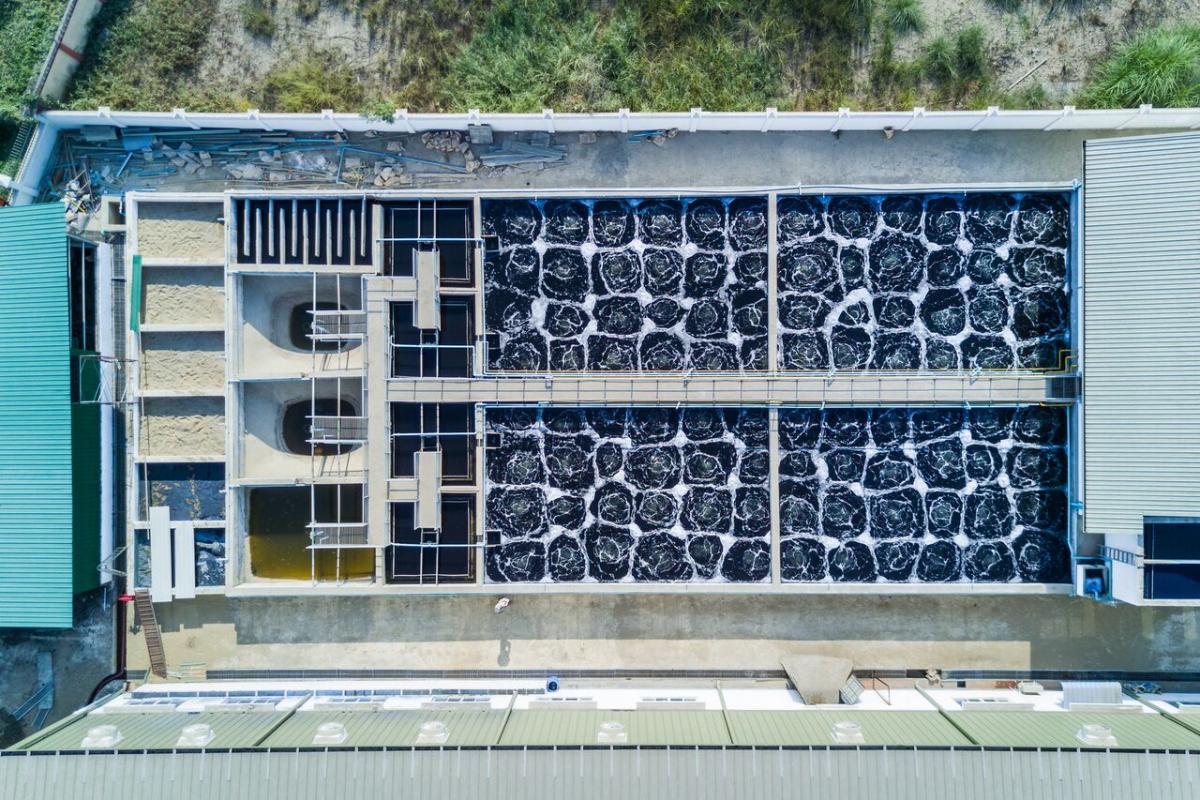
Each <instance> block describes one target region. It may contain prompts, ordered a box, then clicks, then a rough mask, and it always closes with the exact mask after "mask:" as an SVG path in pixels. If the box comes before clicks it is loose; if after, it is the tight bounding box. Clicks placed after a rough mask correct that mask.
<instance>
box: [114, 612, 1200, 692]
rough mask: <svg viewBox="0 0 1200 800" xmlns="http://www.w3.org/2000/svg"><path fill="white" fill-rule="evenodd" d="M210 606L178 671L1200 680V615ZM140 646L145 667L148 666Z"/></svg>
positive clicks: (182, 622) (176, 623)
mask: <svg viewBox="0 0 1200 800" xmlns="http://www.w3.org/2000/svg"><path fill="white" fill-rule="evenodd" d="M495 599H496V598H495V597H493V596H486V595H485V596H476V597H423V598H400V597H372V598H364V597H344V596H343V597H319V598H318V597H305V598H288V599H276V598H270V599H268V598H254V599H245V600H228V599H226V598H223V597H202V598H197V599H196V600H194V601H176V602H174V603H172V604H169V605H160V606H158V607H157V608H158V617H159V622H160V625H161V626H162V628H163V631H164V640H165V643H166V652H167V660H168V662H169V663H170V664H171V665H176V664H179V663H181V662H203V663H205V664H206V666H207V668H208V669H210V670H211V669H240V670H244V669H493V670H494V669H504V668H509V669H546V670H554V669H560V670H566V669H600V670H611V669H693V670H701V669H778V668H779V660H780V658H782V657H786V656H789V655H796V654H806V653H819V654H822V655H836V656H845V657H847V658H850V659H852V660H853V661H854V664H855V667H856V668H858V669H872V668H877V669H885V668H886V669H927V668H940V669H984V668H986V669H996V670H1114V671H1126V672H1158V673H1165V672H1175V673H1180V672H1200V636H1198V621H1200V610H1197V609H1144V608H1135V607H1132V606H1104V605H1100V604H1098V603H1095V602H1093V601H1091V600H1083V599H1077V598H1066V597H1061V596H1059V597H1046V596H1038V597H1032V596H1031V597H963V596H940V597H894V596H893V597H883V596H874V597H866V596H855V597H850V596H843V597H826V596H804V597H773V598H762V597H753V596H749V597H748V596H664V595H653V596H640V597H628V596H625V597H616V596H596V595H591V596H589V595H559V596H553V597H541V596H539V597H529V596H519V597H514V598H513V601H512V604H511V605H510V606H509V608H508V610H507V611H505V612H504V613H503V614H500V615H497V614H495V613H494V612H493V610H492V606H493V604H494V603H495ZM146 663H147V659H146V648H145V643H144V641H143V640H142V638H141V636H140V635H136V636H134V635H131V637H130V639H129V666H130V668H131V669H137V668H145V665H146Z"/></svg>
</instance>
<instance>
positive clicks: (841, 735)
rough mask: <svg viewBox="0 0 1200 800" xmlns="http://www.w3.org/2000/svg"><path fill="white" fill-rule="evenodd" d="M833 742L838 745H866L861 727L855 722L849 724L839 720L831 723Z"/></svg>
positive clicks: (847, 721)
mask: <svg viewBox="0 0 1200 800" xmlns="http://www.w3.org/2000/svg"><path fill="white" fill-rule="evenodd" d="M831 733H832V734H833V741H835V742H837V743H838V744H866V743H867V739H866V737H865V736H863V732H862V725H859V724H858V723H857V722H851V721H850V720H848V719H844V720H840V721H838V722H835V723H833V728H832V729H831Z"/></svg>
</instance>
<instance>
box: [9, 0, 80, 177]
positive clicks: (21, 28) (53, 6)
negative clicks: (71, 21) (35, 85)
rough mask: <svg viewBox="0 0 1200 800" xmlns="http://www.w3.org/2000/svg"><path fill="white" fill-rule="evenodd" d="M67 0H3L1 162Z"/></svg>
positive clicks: (10, 142) (52, 39)
mask: <svg viewBox="0 0 1200 800" xmlns="http://www.w3.org/2000/svg"><path fill="white" fill-rule="evenodd" d="M65 6H66V0H0V162H3V161H4V160H5V159H6V158H8V150H9V147H10V146H11V144H12V138H13V136H14V135H15V134H16V130H17V127H18V125H19V124H20V120H21V118H22V117H23V116H24V108H25V106H26V104H27V102H28V101H29V98H28V97H27V96H26V94H27V92H28V89H29V82H30V81H31V80H32V79H33V77H34V73H35V72H37V71H38V70H39V69H41V66H42V60H43V59H45V57H46V54H47V53H48V52H49V50H50V43H51V42H52V41H54V31H55V30H57V28H58V21H59V18H60V17H61V16H62V12H63V8H64V7H65Z"/></svg>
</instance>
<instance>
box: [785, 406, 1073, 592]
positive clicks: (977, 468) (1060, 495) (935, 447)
mask: <svg viewBox="0 0 1200 800" xmlns="http://www.w3.org/2000/svg"><path fill="white" fill-rule="evenodd" d="M779 436H780V453H781V461H780V481H779V489H780V498H779V503H780V520H781V537H782V543H781V549H780V557H781V565H782V577H783V580H784V581H795V582H802V581H843V582H853V583H865V582H875V581H883V582H886V581H896V582H955V581H963V582H966V581H972V582H1027V583H1059V582H1063V581H1066V580H1068V579H1069V575H1068V567H1069V564H1070V554H1069V551H1068V548H1067V544H1066V524H1067V523H1066V521H1067V495H1066V492H1065V486H1066V483H1067V460H1066V452H1065V449H1064V446H1063V445H1064V443H1065V438H1066V414H1065V411H1064V410H1063V409H1062V408H1057V407H1049V406H1028V407H1021V408H1017V409H1012V408H990V407H989V408H971V409H967V410H963V409H933V408H928V409H904V408H883V409H870V410H867V409H837V410H832V409H826V410H824V411H821V410H819V409H788V410H783V411H781V412H780V419H779Z"/></svg>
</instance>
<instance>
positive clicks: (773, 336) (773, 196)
mask: <svg viewBox="0 0 1200 800" xmlns="http://www.w3.org/2000/svg"><path fill="white" fill-rule="evenodd" d="M778 201H779V194H778V193H777V192H771V193H770V194H768V195H767V370H768V371H770V372H775V371H776V370H778V369H779V330H778V328H779V299H778V295H779V278H778V265H779V203H778Z"/></svg>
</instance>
